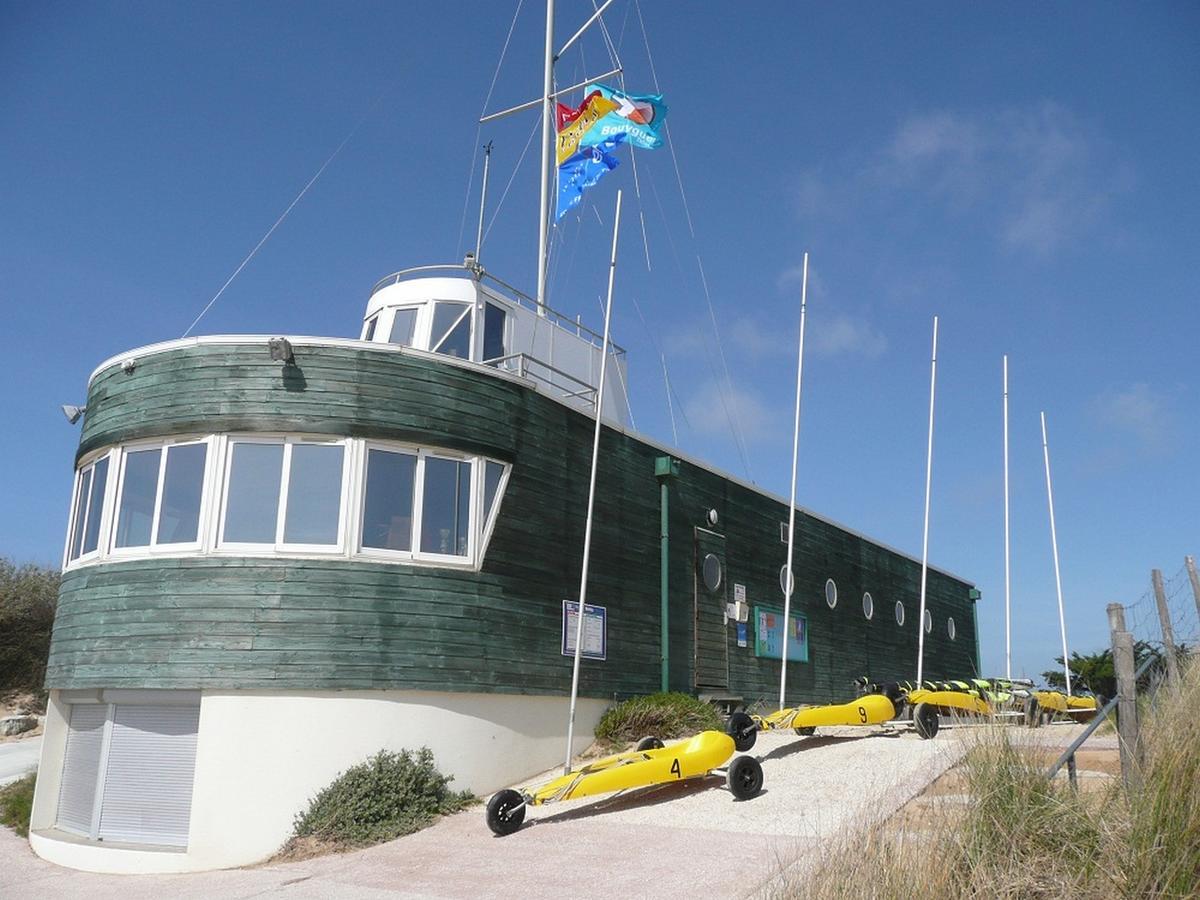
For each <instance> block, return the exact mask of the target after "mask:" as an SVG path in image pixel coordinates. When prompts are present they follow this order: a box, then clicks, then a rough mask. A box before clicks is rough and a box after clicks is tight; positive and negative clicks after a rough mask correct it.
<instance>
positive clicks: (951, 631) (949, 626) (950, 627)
mask: <svg viewBox="0 0 1200 900" xmlns="http://www.w3.org/2000/svg"><path fill="white" fill-rule="evenodd" d="M946 634H948V635H950V640H954V639H955V638H956V637H958V632H957V631H956V630H955V628H954V619H953V617H951V618H949V619H947V620H946Z"/></svg>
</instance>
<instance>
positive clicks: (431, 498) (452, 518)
mask: <svg viewBox="0 0 1200 900" xmlns="http://www.w3.org/2000/svg"><path fill="white" fill-rule="evenodd" d="M423 463H424V468H425V478H424V482H423V485H422V488H423V489H422V500H421V552H422V553H433V554H436V555H439V556H466V555H467V554H468V553H469V543H470V533H471V531H470V528H471V464H470V463H469V462H465V461H463V460H459V459H443V458H441V457H437V456H427V457H425V458H424V460H423Z"/></svg>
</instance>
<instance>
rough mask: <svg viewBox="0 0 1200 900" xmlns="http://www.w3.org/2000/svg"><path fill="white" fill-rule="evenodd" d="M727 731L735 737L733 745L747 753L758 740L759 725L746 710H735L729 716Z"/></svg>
mask: <svg viewBox="0 0 1200 900" xmlns="http://www.w3.org/2000/svg"><path fill="white" fill-rule="evenodd" d="M725 733H726V734H727V735H729V736H730V737H731V738H733V746H734V747H736V748H737V749H738V751H739V752H741V753H745V752H746V751H747V750H749V749H750V748H751V747H753V746H754V742H755V741H756V740H758V725H757V724H756V723H755V721H754V720H753V719H752V718H750V717H749V716H748V715H746V714H745V713H744V712H735V713H734V714H733V715H732V716H730V717H729V724H728V725H727V726H726V728H725Z"/></svg>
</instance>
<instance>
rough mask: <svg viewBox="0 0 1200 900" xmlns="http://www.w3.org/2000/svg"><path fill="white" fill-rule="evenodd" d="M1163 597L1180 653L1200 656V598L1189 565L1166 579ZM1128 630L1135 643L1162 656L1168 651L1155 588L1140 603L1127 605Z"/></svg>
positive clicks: (1146, 593) (1126, 624)
mask: <svg viewBox="0 0 1200 900" xmlns="http://www.w3.org/2000/svg"><path fill="white" fill-rule="evenodd" d="M1193 565H1194V564H1193ZM1163 594H1164V598H1165V600H1166V611H1167V620H1168V621H1169V622H1170V627H1171V631H1172V633H1173V639H1174V642H1175V647H1176V650H1177V651H1180V652H1181V653H1183V652H1186V653H1190V654H1198V653H1200V598H1197V596H1196V591H1195V588H1194V587H1193V585H1192V579H1191V573H1190V572H1189V571H1188V564H1187V563H1186V562H1185V563H1184V564H1183V565H1182V566H1180V568H1179V571H1177V572H1176V573H1175V574H1174V575H1172V576H1170V577H1169V578H1167V577H1166V576H1165V575H1164V577H1163ZM1125 628H1126V630H1127V631H1128V632H1129V633H1130V634H1131V635H1133V639H1134V640H1135V641H1140V642H1142V643H1145V644H1148V645H1149V646H1151V647H1153V648H1154V649H1155V650H1157V651H1159V652H1162V651H1163V650H1164V649H1165V647H1166V636H1165V635H1164V630H1163V624H1162V618H1161V617H1160V615H1159V609H1158V600H1157V598H1156V597H1155V591H1154V587H1153V585H1151V587H1149V588H1147V589H1146V592H1145V593H1144V594H1142V595H1141V596H1140V597H1138V599H1137V600H1135V601H1134V602H1132V603H1127V604H1125Z"/></svg>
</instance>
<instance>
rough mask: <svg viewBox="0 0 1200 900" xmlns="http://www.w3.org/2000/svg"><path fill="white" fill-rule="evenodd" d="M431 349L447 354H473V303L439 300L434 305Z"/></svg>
mask: <svg viewBox="0 0 1200 900" xmlns="http://www.w3.org/2000/svg"><path fill="white" fill-rule="evenodd" d="M429 349H430V350H432V351H434V352H435V353H445V354H446V355H447V356H457V357H460V358H462V359H469V358H470V356H471V305H470V304H469V303H451V302H448V301H439V302H438V303H436V304H434V307H433V328H432V330H431V332H430V335H429Z"/></svg>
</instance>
